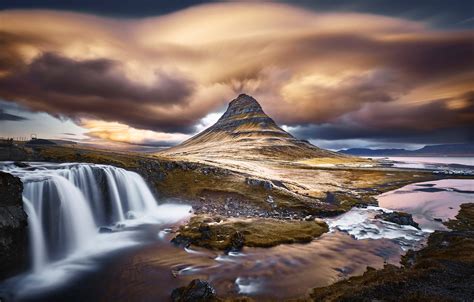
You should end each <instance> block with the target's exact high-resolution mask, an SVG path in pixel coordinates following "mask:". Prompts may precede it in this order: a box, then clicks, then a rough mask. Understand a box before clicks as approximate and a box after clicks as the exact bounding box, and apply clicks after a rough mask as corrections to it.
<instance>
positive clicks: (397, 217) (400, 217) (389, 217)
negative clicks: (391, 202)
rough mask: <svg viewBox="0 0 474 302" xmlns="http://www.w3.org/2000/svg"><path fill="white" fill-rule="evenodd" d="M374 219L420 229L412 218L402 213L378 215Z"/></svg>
mask: <svg viewBox="0 0 474 302" xmlns="http://www.w3.org/2000/svg"><path fill="white" fill-rule="evenodd" d="M375 218H376V219H382V220H385V221H389V222H393V223H396V224H399V225H411V226H413V227H415V228H417V229H419V228H420V226H419V225H418V223H416V222H415V221H414V220H413V217H412V216H411V215H410V214H408V213H404V212H391V213H383V214H378V215H376V216H375Z"/></svg>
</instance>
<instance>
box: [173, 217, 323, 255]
mask: <svg viewBox="0 0 474 302" xmlns="http://www.w3.org/2000/svg"><path fill="white" fill-rule="evenodd" d="M327 231H328V226H327V225H326V223H324V222H323V221H315V220H312V221H284V220H277V219H271V218H252V219H236V218H223V217H210V216H207V215H197V216H193V217H192V218H191V219H190V221H189V223H188V224H186V225H184V226H182V227H181V228H180V229H179V231H178V235H177V236H178V238H180V240H181V241H183V240H184V241H188V242H189V243H191V244H193V245H196V246H201V247H205V248H209V249H214V250H227V249H229V248H230V246H231V245H232V242H231V237H232V236H233V235H234V234H235V233H237V232H239V233H240V234H242V235H243V237H244V246H248V247H271V246H276V245H279V244H285V243H287V244H289V243H305V242H310V241H311V240H313V239H314V238H316V237H319V236H320V235H322V234H323V233H325V232H327Z"/></svg>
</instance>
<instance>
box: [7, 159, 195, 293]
mask: <svg viewBox="0 0 474 302" xmlns="http://www.w3.org/2000/svg"><path fill="white" fill-rule="evenodd" d="M0 170H3V171H8V172H9V173H11V174H13V175H15V176H18V177H20V178H21V180H22V182H23V185H24V190H23V201H24V207H25V211H26V212H27V214H28V224H29V227H28V229H29V238H30V247H31V253H30V258H31V272H30V273H28V274H26V275H23V276H20V277H17V278H16V280H14V281H15V282H13V283H15V285H14V286H15V287H17V286H18V288H19V290H21V291H22V292H23V293H26V292H29V293H31V292H34V291H36V290H41V289H44V288H47V287H49V286H53V285H59V284H61V283H62V282H64V281H65V280H66V279H67V278H68V277H72V276H73V275H74V274H76V273H77V271H81V270H90V269H93V268H94V267H95V265H94V263H93V261H92V260H93V257H94V256H97V255H101V254H104V253H107V252H110V251H113V250H116V249H118V248H123V247H126V246H131V245H134V244H138V243H139V241H138V240H137V239H135V238H136V237H137V235H138V233H137V231H134V230H130V228H131V227H133V226H137V225H140V224H144V223H153V224H163V223H174V222H177V221H179V220H181V219H183V218H185V217H186V216H188V215H189V211H190V209H191V207H189V206H183V205H172V204H168V205H160V206H159V205H158V204H157V202H156V200H155V198H154V197H153V194H152V193H151V191H150V189H149V188H148V186H147V185H146V183H145V181H144V180H143V179H142V177H141V176H139V175H138V174H137V173H135V172H131V171H127V170H124V169H121V168H117V167H112V166H106V165H93V164H75V163H74V164H50V163H30V164H29V167H26V168H19V167H17V166H15V165H14V164H13V163H10V162H8V163H0ZM101 227H107V231H109V232H112V233H100V232H99V230H100V228H101Z"/></svg>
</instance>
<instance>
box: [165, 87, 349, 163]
mask: <svg viewBox="0 0 474 302" xmlns="http://www.w3.org/2000/svg"><path fill="white" fill-rule="evenodd" d="M162 154H165V155H171V156H191V157H197V158H221V157H231V158H245V159H249V158H250V159H251V158H257V159H261V158H262V157H263V158H275V159H301V158H312V157H344V155H341V154H337V153H335V152H331V151H328V150H324V149H321V148H318V147H316V146H314V145H312V144H310V143H309V142H306V141H302V140H298V139H296V138H295V137H293V136H292V135H291V134H290V133H288V132H286V131H285V130H283V129H282V128H280V127H279V126H278V125H277V124H276V123H275V121H274V120H273V119H272V118H270V117H269V116H268V115H267V114H266V113H265V112H264V111H263V109H262V107H261V106H260V104H259V103H258V102H257V101H256V100H255V99H254V98H253V97H251V96H248V95H245V94H241V95H239V96H238V97H237V98H236V99H234V100H232V101H231V102H230V103H229V106H228V108H227V111H226V112H225V113H224V114H223V115H222V117H221V118H220V119H219V120H218V121H217V123H215V124H214V125H212V126H211V127H209V128H207V129H206V130H204V131H203V132H201V133H199V134H197V135H196V136H194V137H192V138H190V139H189V140H187V141H185V142H183V143H182V144H180V145H178V146H176V147H173V148H170V149H168V150H165V151H163V152H162Z"/></svg>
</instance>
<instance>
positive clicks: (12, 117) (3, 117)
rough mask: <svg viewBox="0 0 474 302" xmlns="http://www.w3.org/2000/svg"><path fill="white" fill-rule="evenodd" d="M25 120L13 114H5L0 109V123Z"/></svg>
mask: <svg viewBox="0 0 474 302" xmlns="http://www.w3.org/2000/svg"><path fill="white" fill-rule="evenodd" d="M24 120H27V118H25V117H23V116H19V115H15V114H10V113H7V112H5V111H4V110H3V109H1V108H0V122H2V121H13V122H16V121H24Z"/></svg>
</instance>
